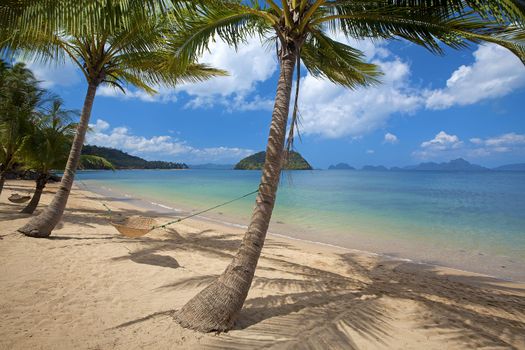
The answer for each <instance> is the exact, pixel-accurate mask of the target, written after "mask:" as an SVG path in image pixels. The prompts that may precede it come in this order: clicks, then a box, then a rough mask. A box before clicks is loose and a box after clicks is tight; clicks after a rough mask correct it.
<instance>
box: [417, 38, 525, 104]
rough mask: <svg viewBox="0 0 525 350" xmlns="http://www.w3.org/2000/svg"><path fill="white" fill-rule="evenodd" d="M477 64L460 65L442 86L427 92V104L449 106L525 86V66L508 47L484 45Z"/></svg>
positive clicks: (478, 53)
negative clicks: (443, 86) (524, 66)
mask: <svg viewBox="0 0 525 350" xmlns="http://www.w3.org/2000/svg"><path fill="white" fill-rule="evenodd" d="M473 55H474V63H473V64H471V65H463V66H461V67H459V68H458V69H457V70H456V71H454V73H452V75H451V77H450V78H449V79H448V80H447V86H446V87H445V88H442V89H437V90H433V91H427V92H426V93H425V94H426V107H427V108H430V109H445V108H449V107H451V106H453V105H460V106H463V105H470V104H474V103H477V102H479V101H481V100H484V99H491V98H496V97H501V96H504V95H507V94H508V93H510V92H512V91H513V90H514V89H516V88H519V87H522V86H524V85H525V69H523V64H522V63H521V62H520V60H519V59H518V58H517V57H515V56H514V55H513V54H512V53H510V52H509V51H508V50H507V49H505V48H502V47H500V46H497V45H494V44H486V45H481V46H479V48H478V49H477V50H476V51H475V52H474V53H473Z"/></svg>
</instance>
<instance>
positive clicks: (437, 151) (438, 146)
mask: <svg viewBox="0 0 525 350" xmlns="http://www.w3.org/2000/svg"><path fill="white" fill-rule="evenodd" d="M462 146H463V141H461V140H460V139H459V137H458V136H456V135H449V134H447V133H446V132H444V131H440V132H439V133H438V134H437V135H436V136H435V137H434V138H433V139H432V140H429V141H425V142H423V143H421V146H420V149H419V150H417V151H415V152H413V153H412V155H413V156H415V157H416V158H421V159H429V158H436V157H441V156H449V155H450V154H455V153H456V152H455V151H457V150H458V149H460V148H461V147H462Z"/></svg>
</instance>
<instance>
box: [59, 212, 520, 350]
mask: <svg viewBox="0 0 525 350" xmlns="http://www.w3.org/2000/svg"><path fill="white" fill-rule="evenodd" d="M120 213H121V214H122V215H125V216H130V215H145V216H155V217H157V218H158V219H159V221H160V220H163V219H166V218H167V217H163V216H162V215H159V213H156V212H148V211H146V212H144V211H134V210H129V211H126V210H123V211H120ZM105 214H106V213H105V210H104V209H101V210H92V209H74V210H71V211H68V212H66V215H65V216H64V220H63V222H64V225H68V224H70V223H75V224H78V223H79V222H82V224H83V225H85V226H86V227H97V226H98V225H106V224H107V217H106V216H105ZM90 232H91V231H90ZM51 237H52V239H55V240H57V242H60V241H62V240H63V241H66V240H67V241H68V242H74V241H78V242H75V243H74V244H78V245H96V244H122V243H125V244H136V245H134V246H133V249H132V250H130V253H129V254H125V255H123V256H121V257H116V258H113V260H114V261H115V262H118V261H124V260H126V259H129V260H130V261H132V262H134V263H137V264H146V265H153V266H162V267H167V268H173V269H178V268H179V267H181V266H180V264H179V263H178V261H177V259H176V256H177V254H178V253H179V252H191V253H192V254H202V255H205V256H206V257H208V258H210V257H212V258H214V259H216V260H217V261H218V262H219V261H220V264H223V265H224V266H226V265H227V264H228V263H229V261H230V259H231V258H232V256H233V254H235V252H236V250H237V248H238V246H239V244H240V237H239V235H236V234H228V233H222V234H218V233H217V232H214V231H211V230H204V231H200V232H195V233H190V234H185V235H181V234H180V233H179V232H178V231H177V230H176V229H173V228H172V229H168V230H155V231H153V232H152V233H151V234H149V235H148V236H145V237H141V238H136V239H129V238H126V237H123V236H120V235H118V233H116V231H115V236H112V235H108V234H107V233H105V234H100V235H97V234H91V233H90V234H89V235H86V236H82V235H79V234H78V233H77V234H71V235H69V234H67V233H64V234H63V235H61V236H51ZM265 246H266V247H267V248H272V249H271V250H265V251H263V255H262V256H261V259H260V262H259V266H258V268H257V273H256V276H255V278H254V281H253V287H252V289H253V291H254V292H253V293H252V294H251V295H250V297H249V298H248V299H247V300H246V303H245V305H244V308H243V309H242V311H241V313H240V315H239V317H238V321H237V323H236V325H235V327H234V329H233V330H232V331H230V332H228V333H224V334H221V335H220V336H218V337H214V336H213V337H207V336H205V337H203V338H202V339H201V340H202V342H201V344H200V345H202V347H208V348H229V349H246V348H260V347H267V348H272V347H273V348H279V349H282V348H306V349H328V348H337V349H357V348H358V338H360V339H363V338H364V339H367V340H368V341H370V342H371V343H372V344H377V346H382V347H388V345H389V342H390V340H391V339H393V338H394V337H395V336H396V332H397V331H398V330H399V329H398V328H396V327H398V325H397V324H398V321H399V318H400V317H408V316H410V315H408V316H407V314H408V313H409V312H408V311H407V310H404V309H401V310H399V309H396V307H394V306H392V303H391V302H392V301H395V302H398V304H399V305H413V306H414V310H415V311H414V316H413V319H411V322H412V323H411V327H412V329H413V330H414V331H417V332H422V333H424V332H426V331H428V330H433V331H437V334H442V337H443V340H444V341H447V342H450V343H449V344H452V346H453V347H454V346H456V347H463V348H480V347H489V348H497V347H499V348H501V347H502V348H518V347H520V346H523V345H524V344H525V339H524V336H523V334H525V321H524V320H525V311H524V310H525V297H524V294H525V293H524V291H523V290H519V289H515V288H513V287H509V286H505V285H500V284H495V280H494V279H491V278H488V277H480V276H461V277H456V276H446V275H443V274H442V273H438V272H437V271H436V270H434V269H433V268H432V267H431V266H426V265H414V264H410V263H405V262H399V261H382V260H380V259H379V258H378V259H377V260H374V261H372V262H370V261H368V262H366V263H365V262H363V261H362V259H360V256H359V255H354V254H350V253H347V254H340V255H339V256H338V257H337V258H338V264H339V265H340V266H343V267H344V269H346V271H345V273H342V272H340V273H336V272H333V271H329V270H325V269H323V268H319V267H316V266H315V262H312V264H311V266H310V265H307V264H301V263H298V262H296V261H290V260H288V259H287V257H286V256H283V255H282V254H279V253H284V252H282V251H279V249H281V248H287V249H297V248H293V247H291V246H287V245H286V244H285V243H284V242H280V241H279V242H277V241H274V240H273V239H271V238H269V239H268V240H267V242H266V244H265ZM58 248H60V246H57V247H55V248H54V249H58ZM184 267H185V268H187V269H188V270H191V269H192V266H191V263H189V264H188V266H184ZM268 276H270V277H268ZM274 276H275V277H274ZM214 278H216V275H210V274H206V275H199V274H197V275H193V276H189V277H188V278H186V279H180V278H178V279H177V280H176V281H172V282H169V281H167V283H166V284H165V285H163V286H161V287H159V288H158V290H162V291H164V292H170V293H173V295H174V296H176V295H177V291H182V290H195V291H198V290H199V289H202V288H204V287H205V286H206V285H208V284H209V283H211V281H213V279H214ZM389 302H390V303H389ZM394 304H395V303H394ZM398 304H395V305H398ZM403 307H404V306H403ZM173 312H174V310H165V311H160V312H155V313H153V314H151V315H146V316H143V317H140V318H138V319H135V320H129V321H126V322H124V323H122V324H120V325H118V326H117V327H118V328H119V329H123V328H127V327H140V325H141V324H142V323H143V322H150V321H151V320H152V319H154V318H157V317H170V315H172V314H173ZM173 327H178V325H176V323H175V322H173ZM434 334H436V332H434Z"/></svg>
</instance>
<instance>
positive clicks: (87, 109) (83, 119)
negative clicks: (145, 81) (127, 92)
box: [18, 83, 98, 238]
mask: <svg viewBox="0 0 525 350" xmlns="http://www.w3.org/2000/svg"><path fill="white" fill-rule="evenodd" d="M97 86H98V85H97V84H93V83H90V84H89V86H88V90H87V93H86V99H85V100H84V107H83V108H82V113H81V115H80V123H79V124H78V127H77V132H76V135H75V138H74V140H73V144H72V146H71V151H70V152H69V158H68V160H67V164H66V169H65V170H64V175H62V181H61V182H60V187H59V188H58V191H57V193H56V194H55V196H54V197H53V200H52V201H51V203H50V204H49V206H48V207H47V208H46V209H45V210H44V211H43V212H42V213H41V214H40V215H38V216H36V217H34V218H33V219H31V220H30V221H29V222H28V223H27V224H26V225H24V226H23V227H21V228H19V229H18V231H20V232H22V233H23V234H25V235H26V236H30V237H39V238H45V237H49V235H50V234H51V231H53V229H54V228H55V226H56V225H57V224H58V223H59V222H60V219H61V218H62V214H63V213H64V209H65V207H66V203H67V199H68V198H69V192H70V191H71V187H72V186H73V180H74V179H75V172H76V170H77V166H78V162H79V159H80V153H81V152H82V146H83V145H84V138H85V136H86V132H87V129H88V124H89V117H90V116H91V109H92V107H93V101H94V100H95V94H96V92H97Z"/></svg>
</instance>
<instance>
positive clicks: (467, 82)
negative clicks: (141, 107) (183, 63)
mask: <svg viewBox="0 0 525 350" xmlns="http://www.w3.org/2000/svg"><path fill="white" fill-rule="evenodd" d="M333 37H334V38H335V39H337V40H339V41H342V42H346V43H348V44H350V45H351V46H353V47H356V48H358V49H360V50H362V51H363V52H364V53H365V55H366V57H367V58H368V60H369V61H371V62H373V63H376V64H378V65H379V66H380V67H381V69H382V71H383V72H384V73H385V75H384V76H383V77H382V84H381V85H378V86H374V87H369V88H359V89H357V90H354V91H352V90H348V89H345V88H342V87H340V86H337V85H335V84H333V83H331V82H329V81H327V80H322V79H316V78H314V77H313V76H311V75H310V74H308V73H307V74H306V75H304V76H303V77H302V79H301V96H300V105H299V107H300V111H301V116H302V129H301V131H302V132H303V134H305V135H314V136H320V137H325V138H340V137H361V136H363V135H365V134H367V133H370V132H373V131H375V130H377V129H379V128H382V127H385V125H387V124H388V121H389V120H390V118H392V116H394V115H396V114H413V113H415V112H417V111H419V110H422V109H430V110H434V109H444V108H450V107H453V106H463V105H468V104H473V103H477V102H479V101H481V100H486V99H491V98H497V97H501V96H504V95H506V94H508V93H510V92H512V91H513V90H515V89H518V88H520V87H523V86H525V69H524V68H523V66H522V65H521V63H520V61H519V60H518V59H517V58H516V57H514V55H513V54H512V53H510V52H509V51H508V50H506V49H503V48H501V47H498V46H496V45H492V44H487V45H480V46H478V48H477V49H476V50H475V51H474V52H473V63H471V64H467V65H462V66H461V67H459V68H457V69H456V70H455V71H453V72H451V75H450V77H449V79H448V80H447V83H446V86H444V87H440V88H436V89H421V88H420V87H415V84H414V83H413V82H412V81H411V68H410V65H409V63H408V62H407V61H406V60H404V59H402V58H400V57H397V56H396V55H394V54H393V53H392V52H391V51H389V49H388V47H387V46H386V42H383V41H379V42H371V41H355V40H354V41H348V40H347V39H346V38H344V37H343V36H342V35H341V34H336V35H333ZM200 61H201V62H204V63H208V64H211V65H213V66H215V67H218V68H223V69H226V70H227V71H229V73H230V76H228V77H218V78H214V79H211V80H209V81H206V82H201V83H197V84H183V85H180V86H178V87H177V88H176V89H170V88H159V89H158V91H159V93H158V94H157V95H154V96H151V95H148V94H146V93H144V92H142V91H138V90H135V89H133V88H129V89H127V90H126V94H122V92H120V91H118V90H115V89H113V88H111V87H108V86H101V87H100V88H99V92H98V94H99V95H100V96H107V97H115V98H121V99H139V100H142V101H146V102H174V101H177V100H180V94H181V93H184V94H187V95H188V96H189V101H188V102H186V104H185V107H186V108H210V107H214V106H220V107H221V108H224V109H225V110H227V111H253V110H267V111H270V110H271V109H272V106H273V98H274V96H273V92H271V93H269V95H264V94H261V93H260V92H258V87H259V86H260V85H261V83H263V82H266V81H268V80H269V79H270V78H271V77H272V76H274V75H275V73H276V71H277V68H278V64H277V62H276V59H275V54H274V53H273V52H271V51H268V50H267V48H265V47H264V45H262V44H261V42H260V39H259V38H258V37H252V38H250V39H249V40H248V41H247V42H246V43H245V44H243V45H240V47H239V49H238V51H237V52H236V51H235V50H234V49H233V48H231V47H229V46H228V45H227V44H226V43H224V42H223V41H221V40H216V41H214V42H211V43H210V52H206V53H205V54H204V55H203V57H202V58H201V60H200ZM67 67H70V66H67ZM71 68H74V67H72V66H71ZM35 69H36V72H37V76H38V77H39V79H43V80H48V83H46V84H51V85H53V84H57V85H64V84H72V83H73V82H74V81H75V78H74V77H72V76H71V74H70V73H68V72H69V70H68V69H69V68H63V67H61V68H60V72H58V71H56V70H55V71H53V70H49V67H44V66H35ZM303 71H304V70H303ZM77 78H78V79H79V78H80V77H79V76H78V77H77ZM77 81H78V80H77ZM385 141H387V140H385Z"/></svg>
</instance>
